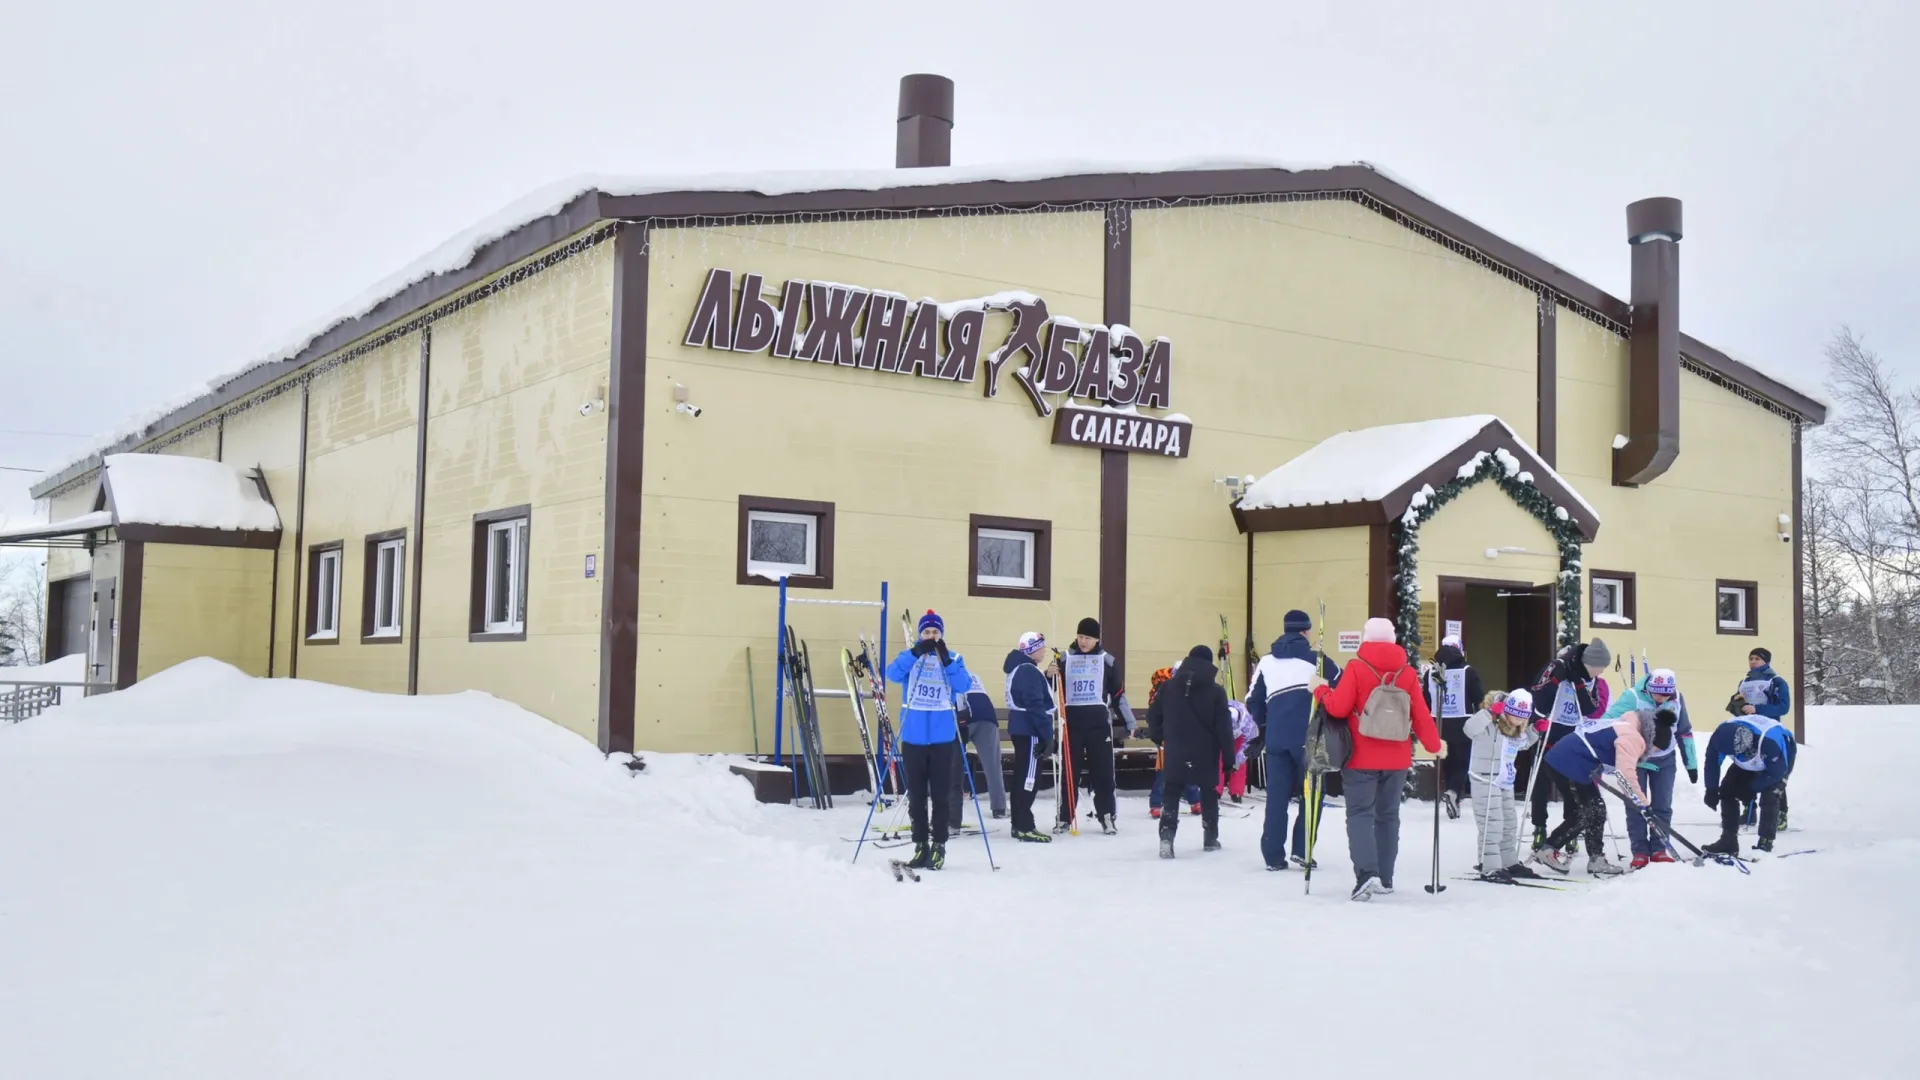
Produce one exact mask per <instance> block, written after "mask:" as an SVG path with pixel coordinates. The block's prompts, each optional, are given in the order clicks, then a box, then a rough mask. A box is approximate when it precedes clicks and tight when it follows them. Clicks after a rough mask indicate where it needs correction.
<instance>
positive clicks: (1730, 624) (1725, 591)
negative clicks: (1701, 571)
mask: <svg viewBox="0 0 1920 1080" xmlns="http://www.w3.org/2000/svg"><path fill="white" fill-rule="evenodd" d="M1713 597H1714V599H1713V613H1714V628H1715V629H1716V630H1718V631H1719V632H1720V633H1722V634H1757V633H1759V632H1760V615H1759V611H1758V610H1757V609H1758V608H1759V599H1760V586H1759V585H1758V584H1756V583H1754V582H1751V581H1718V582H1715V583H1714V589H1713Z"/></svg>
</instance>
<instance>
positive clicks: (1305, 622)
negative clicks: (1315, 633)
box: [1280, 608, 1313, 634]
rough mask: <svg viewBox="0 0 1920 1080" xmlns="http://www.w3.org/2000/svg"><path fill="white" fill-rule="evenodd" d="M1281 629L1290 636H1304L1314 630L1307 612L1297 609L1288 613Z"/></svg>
mask: <svg viewBox="0 0 1920 1080" xmlns="http://www.w3.org/2000/svg"><path fill="white" fill-rule="evenodd" d="M1280 627H1281V629H1283V630H1284V631H1285V632H1287V633H1289V634H1304V633H1306V632H1307V631H1309V630H1311V629H1313V620H1312V619H1309V618H1307V613H1306V612H1304V611H1301V610H1300V609H1299V608H1295V609H1293V610H1292V611H1289V612H1287V617H1286V620H1285V621H1284V622H1282V623H1281V624H1280Z"/></svg>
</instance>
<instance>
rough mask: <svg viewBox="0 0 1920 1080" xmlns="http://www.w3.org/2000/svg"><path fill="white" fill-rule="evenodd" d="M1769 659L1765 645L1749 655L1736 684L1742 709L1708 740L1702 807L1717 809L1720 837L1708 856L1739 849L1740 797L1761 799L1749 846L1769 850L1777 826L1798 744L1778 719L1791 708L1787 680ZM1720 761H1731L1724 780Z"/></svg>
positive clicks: (1729, 852) (1708, 848)
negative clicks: (1755, 837)
mask: <svg viewBox="0 0 1920 1080" xmlns="http://www.w3.org/2000/svg"><path fill="white" fill-rule="evenodd" d="M1772 659H1773V657H1772V655H1771V654H1769V653H1768V652H1767V651H1766V650H1765V649H1755V650H1754V651H1753V654H1752V655H1751V656H1750V657H1749V658H1748V668H1749V670H1748V672H1747V677H1746V679H1744V680H1742V681H1741V683H1740V693H1739V697H1740V698H1741V699H1742V701H1743V704H1742V705H1741V712H1740V714H1739V715H1737V716H1734V717H1733V718H1732V719H1730V720H1728V721H1727V722H1726V723H1724V724H1721V725H1720V726H1719V727H1718V728H1716V729H1714V732H1713V737H1712V738H1711V739H1708V740H1707V768H1706V773H1707V800H1706V801H1707V807H1708V809H1712V810H1718V811H1720V839H1719V840H1716V841H1715V842H1713V843H1711V844H1708V845H1707V846H1706V847H1704V848H1702V849H1701V850H1702V851H1705V852H1707V853H1708V854H1710V855H1738V854H1740V802H1741V800H1743V799H1758V800H1759V801H1760V836H1759V839H1758V840H1756V841H1755V843H1754V847H1755V848H1757V849H1759V850H1760V851H1772V850H1773V839H1774V836H1775V834H1776V832H1777V830H1778V828H1779V818H1780V797H1781V795H1782V793H1783V792H1784V791H1785V790H1786V783H1787V777H1789V776H1791V775H1792V774H1793V764H1794V759H1795V758H1796V757H1797V756H1798V755H1799V746H1798V744H1796V743H1795V742H1794V739H1793V732H1791V731H1789V730H1788V729H1787V726H1786V725H1785V724H1783V723H1781V722H1780V721H1781V718H1782V717H1784V716H1786V714H1787V713H1788V711H1789V710H1791V709H1792V707H1793V706H1792V699H1791V698H1790V696H1789V694H1788V691H1787V681H1786V680H1785V679H1782V678H1781V677H1780V676H1778V675H1776V674H1774V672H1773V668H1772V667H1771V666H1769V662H1770V661H1771V660H1772ZM1723 761H1731V762H1732V763H1733V767H1732V768H1730V769H1728V770H1727V775H1726V778H1725V782H1722V780H1721V776H1720V767H1721V763H1722V762H1723Z"/></svg>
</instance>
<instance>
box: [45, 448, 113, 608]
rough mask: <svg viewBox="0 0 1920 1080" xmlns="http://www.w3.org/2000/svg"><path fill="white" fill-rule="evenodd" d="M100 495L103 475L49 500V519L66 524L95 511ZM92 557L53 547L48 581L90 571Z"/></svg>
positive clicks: (97, 474) (79, 549)
mask: <svg viewBox="0 0 1920 1080" xmlns="http://www.w3.org/2000/svg"><path fill="white" fill-rule="evenodd" d="M99 496H100V475H99V473H97V472H96V473H95V474H94V476H93V479H91V480H89V481H88V482H86V483H84V484H81V485H80V486H78V487H75V488H72V489H70V490H68V491H66V492H63V493H61V494H59V495H55V496H54V497H52V498H51V499H48V500H47V520H48V521H65V520H67V519H68V518H77V517H79V516H80V515H82V514H89V513H92V512H93V503H94V500H95V499H97V498H98V497H99ZM91 563H92V557H91V556H89V555H88V554H87V552H86V551H85V549H81V548H50V549H48V551H47V580H48V581H59V580H60V579H62V578H70V577H77V576H79V575H81V574H84V573H86V572H87V569H88V567H89V565H90V564H91Z"/></svg>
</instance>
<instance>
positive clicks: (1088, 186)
mask: <svg viewBox="0 0 1920 1080" xmlns="http://www.w3.org/2000/svg"><path fill="white" fill-rule="evenodd" d="M1341 192H1351V193H1355V194H1358V195H1363V196H1366V197H1370V198H1372V199H1374V200H1376V201H1378V202H1380V203H1382V204H1385V205H1386V206H1388V207H1391V208H1392V209H1394V210H1396V211H1398V212H1400V213H1402V214H1405V215H1406V216H1407V217H1408V218H1410V219H1412V220H1414V221H1416V222H1418V223H1421V224H1424V225H1426V226H1427V227H1429V228H1431V229H1434V230H1435V231H1437V232H1439V233H1442V234H1444V235H1446V236H1448V237H1450V238H1452V239H1453V240H1454V241H1456V242H1458V243H1460V244H1462V245H1464V246H1466V247H1469V248H1472V249H1474V250H1475V251H1478V252H1480V253H1481V254H1482V255H1484V256H1486V257H1487V258H1488V259H1490V260H1492V261H1494V262H1496V263H1500V264H1502V265H1504V266H1506V267H1507V268H1509V269H1511V270H1512V271H1514V272H1515V273H1517V274H1519V275H1521V276H1523V277H1526V278H1529V279H1531V280H1533V281H1535V282H1538V283H1539V284H1540V285H1542V286H1545V287H1546V288H1548V289H1550V290H1551V291H1552V292H1554V293H1555V294H1557V295H1558V296H1560V297H1561V298H1562V299H1564V300H1566V301H1569V302H1571V303H1573V304H1577V305H1580V306H1584V307H1586V308H1588V309H1590V310H1591V311H1593V312H1596V313H1598V314H1599V315H1601V316H1603V317H1605V318H1607V319H1610V320H1612V321H1614V322H1615V323H1618V324H1620V325H1622V326H1624V325H1626V324H1627V323H1628V321H1629V320H1630V318H1631V310H1630V306H1629V305H1628V303H1627V302H1626V301H1624V300H1621V299H1619V298H1617V297H1615V296H1612V295H1610V294H1608V293H1607V292H1605V291H1604V290H1602V289H1600V288H1599V287H1598V286H1596V285H1593V284H1590V283H1588V282H1586V281H1584V280H1582V279H1580V278H1578V277H1576V276H1574V275H1573V274H1572V273H1569V272H1568V271H1566V270H1563V269H1561V268H1560V267H1558V266H1555V265H1554V264H1552V263H1550V262H1548V261H1547V260H1545V259H1543V258H1541V257H1540V256H1538V255H1535V254H1533V253H1532V252H1530V251H1528V250H1526V249H1525V248H1523V247H1521V246H1519V245H1518V244H1515V243H1513V242H1511V241H1509V240H1505V239H1502V238H1501V237H1499V236H1496V235H1495V234H1493V233H1492V232H1489V231H1488V230H1487V229H1485V228H1483V227H1481V226H1479V225H1476V224H1474V223H1473V222H1471V221H1469V220H1467V219H1466V218H1464V217H1461V216H1460V215H1458V214H1456V213H1454V212H1453V211H1451V210H1448V209H1446V208H1445V207H1443V206H1441V205H1439V204H1438V203H1435V202H1433V201H1432V200H1430V199H1428V198H1426V197H1425V196H1423V195H1421V194H1419V193H1418V192H1416V191H1414V190H1413V189H1411V188H1409V187H1406V186H1405V185H1403V184H1401V183H1399V182H1397V181H1395V180H1392V179H1390V178H1388V177H1387V176H1386V175H1385V174H1384V173H1381V172H1379V171H1377V170H1375V169H1373V168H1371V167H1369V166H1366V165H1339V166H1334V167H1332V168H1327V169H1311V170H1301V171H1293V170H1288V169H1277V168H1274V169H1264V168H1249V169H1206V170H1187V171H1176V172H1153V173H1089V174H1085V175H1079V176H1057V177H1048V178H1044V179H1038V180H976V181H968V182H964V183H955V184H920V185H914V186H908V187H891V188H881V189H877V190H868V189H837V190H830V191H803V192H792V193H787V194H781V195H763V194H759V193H757V192H751V191H667V192H655V193H651V194H646V195H607V194H604V193H602V192H599V191H589V192H586V193H584V194H582V195H579V196H577V197H576V198H574V199H573V200H572V201H571V202H569V203H567V205H566V206H564V207H562V208H561V209H560V210H558V211H557V212H555V213H553V214H550V215H548V216H547V217H543V218H539V219H537V220H535V221H532V222H529V223H528V224H526V225H523V226H521V227H520V228H518V229H515V230H514V231H513V232H510V233H508V234H507V235H505V236H503V237H501V238H500V239H498V240H495V241H493V242H492V243H490V244H487V245H485V246H484V247H482V248H481V249H480V250H479V251H478V252H477V253H476V254H475V255H474V257H473V259H472V260H471V261H469V262H468V264H467V265H466V266H464V267H462V268H460V269H459V270H454V271H450V272H448V273H445V274H435V275H433V276H431V277H428V278H425V279H423V280H420V281H417V282H415V283H413V284H412V285H409V286H407V287H406V288H404V289H402V290H400V291H399V292H397V293H395V294H394V295H392V296H390V297H388V298H387V299H385V300H383V301H381V302H380V303H379V304H376V305H375V306H374V307H373V308H372V309H371V310H369V311H368V312H367V313H366V314H364V315H361V316H358V317H357V318H352V319H347V320H345V321H343V322H340V323H338V324H336V325H334V326H333V327H332V328H330V329H329V330H327V331H326V332H325V333H323V334H321V335H320V336H319V337H317V338H315V339H314V340H313V341H312V342H310V343H308V344H307V346H306V347H305V348H303V349H301V350H300V352H299V353H298V354H297V355H295V356H294V357H292V358H291V359H288V360H283V361H280V362H278V363H273V364H266V365H263V366H261V367H258V368H255V369H254V370H252V371H250V372H248V373H246V374H245V375H242V376H240V377H238V378H236V379H234V380H232V381H231V382H228V383H226V384H224V385H222V386H221V387H220V388H218V389H217V390H215V391H213V392H212V393H210V394H208V395H206V396H204V397H201V398H198V399H196V400H194V401H193V402H190V403H188V404H187V405H184V406H182V407H180V408H178V409H175V410H174V411H172V412H170V413H168V414H167V415H165V416H163V417H161V418H160V419H159V420H156V421H154V422H153V423H152V424H150V425H148V426H147V427H145V428H143V429H141V430H140V431H139V432H138V433H136V434H135V435H132V436H129V437H127V438H125V439H122V440H120V441H119V442H117V443H115V444H114V445H113V446H111V447H109V448H107V449H106V450H105V451H103V453H119V452H122V451H125V450H130V449H132V448H134V447H137V446H140V445H142V444H144V443H147V442H150V441H152V440H153V439H155V438H158V437H160V436H162V435H165V434H166V433H167V432H169V431H172V430H173V429H175V428H177V427H181V426H183V425H185V424H187V423H189V422H191V421H193V420H195V419H198V418H200V417H201V416H204V415H205V414H207V413H209V412H212V411H214V410H216V409H219V408H221V407H223V406H225V405H228V404H231V403H232V402H234V401H237V400H239V399H241V398H243V397H245V396H247V395H248V394H251V393H253V392H254V391H256V390H259V389H261V388H262V387H265V386H267V385H269V384H271V383H273V382H275V381H278V380H280V379H283V378H286V377H287V376H289V375H291V374H293V373H295V372H296V371H298V370H299V369H300V368H302V367H304V366H306V365H307V364H309V363H311V362H313V361H315V360H318V359H320V358H322V357H324V356H326V355H327V354H329V353H332V352H334V351H335V350H337V349H339V348H340V347H341V346H343V345H346V344H348V343H350V342H353V341H356V340H358V339H360V338H362V337H365V336H367V335H368V334H371V333H372V332H374V331H375V330H378V329H380V328H381V327H384V326H387V325H389V324H391V323H394V322H396V321H398V320H400V319H401V318H403V317H405V316H406V315H408V314H411V313H412V312H415V311H418V310H419V309H421V308H424V307H428V306H430V305H432V304H434V303H436V302H438V301H440V300H443V299H445V298H446V297H448V296H451V295H452V294H454V293H457V292H459V291H461V290H462V289H465V288H468V287H470V286H472V285H473V284H475V283H476V282H479V281H481V280H483V279H485V278H487V277H490V276H492V275H493V274H496V273H498V272H500V271H501V270H503V269H506V268H507V267H509V266H512V265H513V264H514V263H517V262H520V261H522V260H525V259H528V258H531V257H532V256H534V255H536V254H538V253H539V252H541V251H543V250H545V249H547V248H549V247H552V246H554V245H556V244H558V243H560V242H562V241H564V240H566V239H567V238H568V237H570V236H573V235H575V234H576V233H579V232H581V231H583V230H585V229H588V228H591V227H592V226H593V225H595V224H597V223H599V222H601V221H604V220H607V219H611V218H620V219H628V220H638V219H643V218H654V219H703V218H714V217H754V216H764V217H774V218H778V217H787V216H792V215H797V214H823V213H825V214H832V213H858V212H871V211H880V212H888V211H892V212H925V211H933V210H942V209H968V208H988V207H1005V208H1007V209H1013V210H1020V209H1036V208H1040V207H1048V206H1054V207H1058V206H1072V205H1078V204H1090V203H1091V204H1097V203H1114V202H1119V203H1126V202H1155V201H1164V202H1178V201H1192V200H1206V199H1218V198H1234V197H1247V196H1263V195H1315V194H1319V195H1327V194H1335V193H1341ZM676 223H677V222H675V221H673V220H662V221H655V222H654V224H655V225H656V226H658V227H669V226H672V225H674V224H676ZM1681 350H1682V352H1683V354H1684V355H1686V356H1687V357H1688V358H1690V359H1692V360H1694V361H1695V362H1696V363H1698V364H1700V365H1701V366H1702V367H1705V368H1707V369H1709V370H1711V371H1714V372H1715V373H1717V374H1719V375H1721V376H1722V377H1724V378H1726V379H1728V380H1729V381H1731V382H1733V383H1735V384H1737V385H1740V386H1743V387H1746V388H1747V389H1749V390H1750V391H1752V392H1753V393H1755V394H1757V395H1759V396H1761V397H1763V398H1765V399H1767V400H1770V401H1772V402H1774V403H1775V404H1777V405H1779V406H1781V407H1782V408H1785V409H1787V410H1788V411H1791V412H1794V413H1797V414H1799V415H1800V416H1802V417H1804V418H1805V419H1807V420H1809V421H1811V422H1813V423H1822V422H1824V421H1825V419H1826V409H1825V407H1824V406H1821V405H1820V404H1819V403H1818V402H1815V401H1813V400H1812V399H1810V398H1808V397H1806V396H1805V395H1803V394H1800V393H1798V392H1796V391H1793V390H1790V389H1788V388H1786V387H1785V386H1782V385H1781V384H1780V383H1778V382H1776V381H1775V380H1773V379H1770V378H1768V377H1766V376H1764V375H1761V374H1760V373H1759V372H1756V371H1754V370H1753V369H1752V368H1750V367H1748V366H1746V365H1745V364H1742V363H1740V362H1739V361H1737V360H1734V359H1732V358H1731V357H1728V356H1727V355H1726V354H1724V353H1722V352H1720V351H1719V350H1717V349H1713V348H1712V347H1710V346H1707V345H1704V344H1702V343H1700V342H1699V341H1697V340H1695V339H1693V338H1691V337H1687V336H1686V335H1684V334H1683V335H1681ZM98 458H99V455H98V454H95V455H92V456H90V457H89V458H88V459H87V461H85V462H82V463H80V464H78V465H76V466H73V467H71V468H68V469H65V470H63V471H62V472H60V473H58V474H56V475H54V476H52V477H49V478H48V479H46V480H44V481H42V482H41V483H39V484H36V485H35V486H34V487H33V489H32V493H33V496H34V497H35V498H44V497H45V496H46V494H47V493H48V492H50V491H52V490H54V489H55V488H58V487H60V486H62V485H64V484H66V483H68V482H70V481H72V480H73V479H75V478H76V477H78V476H83V475H85V474H86V473H87V472H89V471H91V470H92V469H93V468H94V467H96V466H97V464H98Z"/></svg>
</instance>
